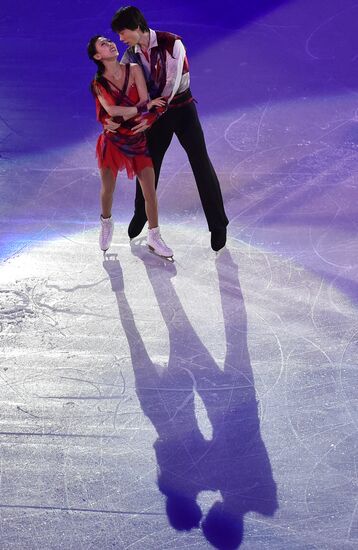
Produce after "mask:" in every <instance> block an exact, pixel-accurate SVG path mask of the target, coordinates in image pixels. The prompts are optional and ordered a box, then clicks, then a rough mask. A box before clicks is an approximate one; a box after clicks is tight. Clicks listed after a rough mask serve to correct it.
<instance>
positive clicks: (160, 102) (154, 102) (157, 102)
mask: <svg viewBox="0 0 358 550" xmlns="http://www.w3.org/2000/svg"><path fill="white" fill-rule="evenodd" d="M166 104H167V100H166V99H164V97H157V98H156V99H151V101H148V103H147V109H148V111H150V110H151V109H152V107H165V106H166Z"/></svg>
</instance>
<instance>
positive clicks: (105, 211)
mask: <svg viewBox="0 0 358 550" xmlns="http://www.w3.org/2000/svg"><path fill="white" fill-rule="evenodd" d="M100 172H101V180H102V185H101V193H100V197H101V208H102V218H110V217H111V215H112V204H113V193H114V190H115V187H116V177H115V176H114V175H113V172H112V170H111V169H110V168H102V169H101V170H100Z"/></svg>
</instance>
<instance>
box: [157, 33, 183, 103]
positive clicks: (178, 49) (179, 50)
mask: <svg viewBox="0 0 358 550" xmlns="http://www.w3.org/2000/svg"><path fill="white" fill-rule="evenodd" d="M185 56H186V51H185V48H184V44H183V42H182V41H181V40H176V41H175V43H174V48H173V57H172V56H171V55H170V54H169V53H168V52H167V81H166V84H165V86H164V90H163V92H162V96H163V97H166V98H167V99H168V103H170V101H171V100H172V99H173V97H174V96H175V94H176V93H177V91H178V88H179V85H180V81H181V79H182V75H183V66H184V60H185Z"/></svg>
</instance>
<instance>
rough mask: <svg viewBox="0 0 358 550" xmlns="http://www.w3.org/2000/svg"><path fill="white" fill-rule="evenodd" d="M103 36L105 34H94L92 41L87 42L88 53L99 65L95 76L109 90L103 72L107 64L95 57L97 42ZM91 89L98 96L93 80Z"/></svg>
mask: <svg viewBox="0 0 358 550" xmlns="http://www.w3.org/2000/svg"><path fill="white" fill-rule="evenodd" d="M101 36H103V35H102V34H96V35H95V36H92V38H91V39H90V41H89V42H88V44H87V53H88V57H89V58H90V59H92V61H93V62H94V63H96V65H97V72H96V75H95V77H94V79H95V81H96V82H99V83H100V84H102V86H103V87H104V88H105V89H106V90H107V91H109V84H108V82H107V80H106V79H105V78H104V76H103V73H104V71H105V66H104V65H103V63H102V61H98V60H97V59H95V58H94V56H95V55H96V53H98V52H97V49H96V42H97V40H98V39H99V38H101ZM90 90H91V92H92V94H93V95H94V96H96V93H95V91H94V83H93V82H91V86H90Z"/></svg>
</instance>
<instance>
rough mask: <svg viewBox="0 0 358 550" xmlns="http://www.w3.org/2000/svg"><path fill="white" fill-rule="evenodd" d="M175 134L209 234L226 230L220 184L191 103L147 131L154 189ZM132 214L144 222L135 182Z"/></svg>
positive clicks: (140, 192)
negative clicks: (186, 163) (193, 182)
mask: <svg viewBox="0 0 358 550" xmlns="http://www.w3.org/2000/svg"><path fill="white" fill-rule="evenodd" d="M174 134H175V135H176V136H177V138H178V140H179V142H180V144H181V145H182V147H183V148H184V150H185V151H186V153H187V155H188V159H189V162H190V165H191V167H192V170H193V174H194V178H195V181H196V185H197V187H198V191H199V196H200V200H201V204H202V206H203V210H204V213H205V217H206V220H207V222H208V227H209V230H210V231H212V230H215V228H219V227H224V226H226V225H227V224H228V223H229V222H228V219H227V217H226V214H225V209H224V204H223V199H222V195H221V189H220V184H219V180H218V178H217V175H216V173H215V170H214V168H213V165H212V164H211V161H210V159H209V156H208V152H207V150H206V145H205V139H204V134H203V130H202V128H201V124H200V120H199V117H198V113H197V110H196V106H195V103H194V102H191V103H187V104H186V105H182V106H180V107H176V108H172V109H169V110H168V111H167V112H166V113H164V115H162V116H161V117H160V118H159V119H158V120H157V121H156V122H155V123H154V125H153V126H152V127H151V128H150V129H149V130H148V131H147V134H146V135H147V140H148V148H149V152H150V155H151V157H152V161H153V165H154V172H155V186H156V187H157V185H158V180H159V174H160V168H161V165H162V162H163V157H164V155H165V153H166V151H167V149H168V147H169V145H170V142H171V140H172V138H173V135H174ZM135 214H136V215H137V216H140V217H142V218H143V219H146V214H145V207H144V197H143V193H142V190H141V187H140V185H139V182H138V179H137V182H136V197H135Z"/></svg>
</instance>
